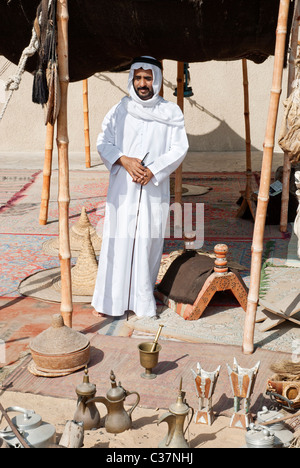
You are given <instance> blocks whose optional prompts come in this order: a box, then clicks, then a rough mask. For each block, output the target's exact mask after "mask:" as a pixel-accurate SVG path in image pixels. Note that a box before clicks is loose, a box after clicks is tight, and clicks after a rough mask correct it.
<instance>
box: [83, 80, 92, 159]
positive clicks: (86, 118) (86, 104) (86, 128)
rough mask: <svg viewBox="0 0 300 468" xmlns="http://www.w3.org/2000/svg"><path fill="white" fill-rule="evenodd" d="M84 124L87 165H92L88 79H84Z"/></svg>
mask: <svg viewBox="0 0 300 468" xmlns="http://www.w3.org/2000/svg"><path fill="white" fill-rule="evenodd" d="M83 124H84V145H85V167H87V168H89V167H91V145H90V124H89V98H88V80H83Z"/></svg>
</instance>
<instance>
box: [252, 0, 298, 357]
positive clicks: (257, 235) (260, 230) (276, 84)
mask: <svg viewBox="0 0 300 468" xmlns="http://www.w3.org/2000/svg"><path fill="white" fill-rule="evenodd" d="M289 6H290V0H280V5H279V14H278V23H277V30H276V45H275V57H274V71H273V81H272V90H271V96H270V104H269V112H268V119H267V128H266V134H265V142H264V151H263V160H262V169H261V181H260V187H259V193H258V202H257V211H256V218H255V224H254V233H253V242H252V259H251V273H250V288H249V294H248V301H247V311H246V318H245V325H244V338H243V352H244V354H251V353H253V351H254V328H255V319H256V311H257V304H258V299H259V285H260V278H261V266H262V254H263V240H264V229H265V222H266V215H267V208H268V202H269V190H270V182H271V170H272V159H273V151H274V140H275V130H276V122H277V116H278V107H279V100H280V94H281V88H282V74H283V65H284V56H285V44H286V36H287V22H288V13H289Z"/></svg>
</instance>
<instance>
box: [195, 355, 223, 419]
mask: <svg viewBox="0 0 300 468" xmlns="http://www.w3.org/2000/svg"><path fill="white" fill-rule="evenodd" d="M220 369H221V366H219V367H218V368H217V369H216V370H215V371H214V372H207V371H205V370H203V369H202V368H201V365H200V363H199V362H198V363H197V372H195V371H194V370H193V369H191V371H192V373H193V376H194V382H195V388H196V393H197V396H198V400H199V409H198V410H197V411H196V413H195V423H196V424H207V425H209V426H211V425H212V423H213V421H214V419H215V417H214V412H213V408H212V397H213V394H214V391H215V388H216V384H217V380H218V378H219V375H220Z"/></svg>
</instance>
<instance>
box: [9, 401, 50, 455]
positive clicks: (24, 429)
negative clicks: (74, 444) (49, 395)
mask: <svg viewBox="0 0 300 468" xmlns="http://www.w3.org/2000/svg"><path fill="white" fill-rule="evenodd" d="M5 411H6V413H8V412H16V413H20V414H18V415H16V416H14V417H13V418H12V420H11V422H12V423H13V425H14V426H15V427H16V428H17V430H18V431H19V432H20V434H21V435H22V437H23V438H24V440H25V441H26V442H27V443H28V445H29V446H31V447H33V448H47V447H49V446H50V445H53V444H55V439H56V430H55V427H54V426H52V425H51V424H48V423H45V422H43V421H42V418H41V416H40V415H38V414H36V413H35V412H34V411H33V410H28V409H24V408H20V407H19V406H11V407H9V408H7V409H6V410H5ZM0 437H2V438H3V440H4V441H5V442H6V443H7V444H8V445H9V446H11V447H14V448H22V446H21V444H20V442H19V440H18V438H17V437H16V436H15V434H14V433H13V431H12V429H11V428H10V427H9V426H7V427H6V428H5V429H4V430H1V431H0Z"/></svg>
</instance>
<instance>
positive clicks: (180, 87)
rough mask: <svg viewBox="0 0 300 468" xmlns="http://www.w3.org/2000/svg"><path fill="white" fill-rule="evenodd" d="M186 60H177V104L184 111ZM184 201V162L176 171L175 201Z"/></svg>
mask: <svg viewBox="0 0 300 468" xmlns="http://www.w3.org/2000/svg"><path fill="white" fill-rule="evenodd" d="M183 92H184V62H177V104H178V106H179V107H180V109H181V110H182V112H183V111H184V106H183V102H184V95H183ZM181 201H182V164H180V166H179V167H178V168H177V169H176V171H175V203H181Z"/></svg>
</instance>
